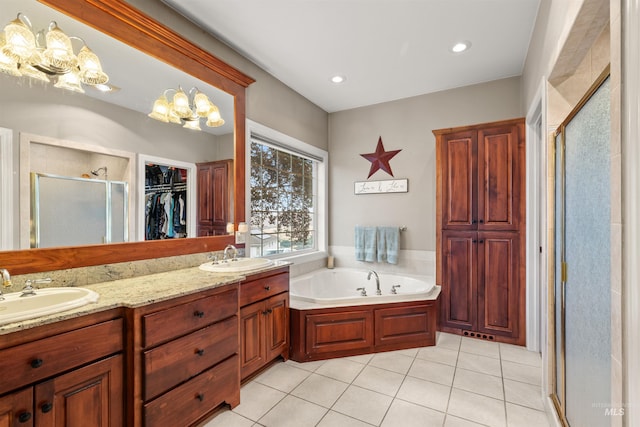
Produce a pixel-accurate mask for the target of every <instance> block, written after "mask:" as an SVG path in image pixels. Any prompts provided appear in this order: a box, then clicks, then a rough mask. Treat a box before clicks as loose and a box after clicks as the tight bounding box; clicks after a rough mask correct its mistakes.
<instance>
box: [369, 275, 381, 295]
mask: <svg viewBox="0 0 640 427" xmlns="http://www.w3.org/2000/svg"><path fill="white" fill-rule="evenodd" d="M372 274H373V275H374V276H376V295H382V291H381V290H380V277H378V273H376V272H375V271H373V270H369V273H367V280H371V275H372Z"/></svg>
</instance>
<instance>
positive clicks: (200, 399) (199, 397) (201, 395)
mask: <svg viewBox="0 0 640 427" xmlns="http://www.w3.org/2000/svg"><path fill="white" fill-rule="evenodd" d="M196 399H198V400H199V401H200V402H202V401H203V400H204V394H202V393H198V394H196Z"/></svg>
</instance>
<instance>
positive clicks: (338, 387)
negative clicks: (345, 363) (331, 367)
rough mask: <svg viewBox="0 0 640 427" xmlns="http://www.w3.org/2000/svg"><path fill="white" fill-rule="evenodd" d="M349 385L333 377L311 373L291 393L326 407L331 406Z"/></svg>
mask: <svg viewBox="0 0 640 427" xmlns="http://www.w3.org/2000/svg"><path fill="white" fill-rule="evenodd" d="M348 386H349V385H348V384H347V383H344V382H342V381H338V380H334V379H333V378H328V377H324V376H322V375H318V374H311V375H309V376H308V377H307V379H305V380H304V381H303V382H302V383H301V384H300V385H299V386H298V387H296V388H295V389H294V390H293V391H292V392H291V394H292V395H294V396H297V397H299V398H301V399H304V400H308V401H309V402H312V403H315V404H317V405H320V406H324V407H325V408H330V407H331V406H332V405H333V404H334V403H336V400H338V398H339V397H340V395H341V394H342V393H344V391H345V390H346V389H347V387H348Z"/></svg>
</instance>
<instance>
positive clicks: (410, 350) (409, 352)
mask: <svg viewBox="0 0 640 427" xmlns="http://www.w3.org/2000/svg"><path fill="white" fill-rule="evenodd" d="M418 350H419V349H418V348H407V349H405V350H395V351H389V352H388V353H395V354H402V355H404V356H409V357H416V354H418ZM379 354H382V353H379Z"/></svg>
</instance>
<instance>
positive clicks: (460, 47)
mask: <svg viewBox="0 0 640 427" xmlns="http://www.w3.org/2000/svg"><path fill="white" fill-rule="evenodd" d="M470 47H471V42H468V41H463V42H458V43H456V44H454V45H453V47H452V48H451V52H453V53H462V52H464V51H465V50H467V49H469V48H470Z"/></svg>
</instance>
